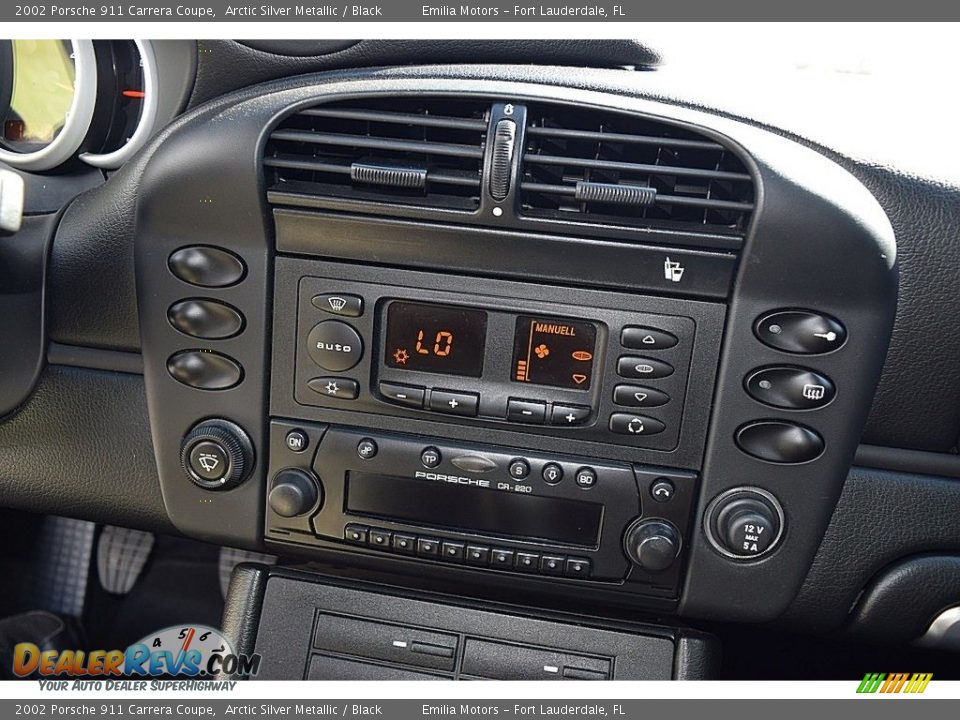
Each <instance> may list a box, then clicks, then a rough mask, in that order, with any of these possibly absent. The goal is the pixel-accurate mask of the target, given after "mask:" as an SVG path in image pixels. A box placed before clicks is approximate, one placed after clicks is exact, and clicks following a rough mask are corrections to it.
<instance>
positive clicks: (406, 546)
mask: <svg viewBox="0 0 960 720" xmlns="http://www.w3.org/2000/svg"><path fill="white" fill-rule="evenodd" d="M391 544H392V546H393V549H394V551H396V552H398V553H404V554H405V555H413V554H414V553H415V552H416V551H417V539H416V538H415V537H413V535H397V534H394V536H393V541H392V543H391Z"/></svg>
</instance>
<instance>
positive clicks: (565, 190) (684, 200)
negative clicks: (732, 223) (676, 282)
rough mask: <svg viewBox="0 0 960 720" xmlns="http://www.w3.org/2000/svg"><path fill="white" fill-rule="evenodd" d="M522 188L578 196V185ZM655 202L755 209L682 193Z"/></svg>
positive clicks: (540, 184) (524, 184)
mask: <svg viewBox="0 0 960 720" xmlns="http://www.w3.org/2000/svg"><path fill="white" fill-rule="evenodd" d="M520 189H521V190H525V191H527V192H538V193H550V194H553V195H563V196H569V197H576V195H577V186H576V185H547V184H544V183H528V182H524V183H520ZM655 202H658V203H663V204H664V205H683V206H686V207H698V208H709V209H713V210H736V211H739V212H750V211H751V210H753V204H752V203H739V202H731V201H729V200H712V199H710V198H703V199H701V198H695V197H682V196H680V195H660V194H658V195H657V196H656V200H655Z"/></svg>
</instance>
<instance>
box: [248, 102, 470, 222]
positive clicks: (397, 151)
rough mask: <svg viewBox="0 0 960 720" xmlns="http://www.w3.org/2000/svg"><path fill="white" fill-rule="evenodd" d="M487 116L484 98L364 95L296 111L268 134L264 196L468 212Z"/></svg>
mask: <svg viewBox="0 0 960 720" xmlns="http://www.w3.org/2000/svg"><path fill="white" fill-rule="evenodd" d="M488 117H489V102H486V101H480V100H476V101H474V100H463V99H459V98H419V97H401V98H397V97H391V98H367V99H355V100H350V101H344V102H337V103H330V104H326V105H321V106H318V107H314V108H307V109H304V110H301V111H299V112H297V113H295V114H293V115H290V116H288V117H287V118H285V119H284V120H283V121H281V122H280V124H279V125H278V127H277V128H276V129H275V130H274V131H273V132H271V133H270V136H269V140H268V142H267V147H266V149H265V151H264V158H263V167H264V170H265V172H266V183H267V190H268V197H269V196H270V193H272V194H273V196H274V197H277V196H281V195H284V194H289V193H296V194H300V195H307V196H313V197H316V198H330V199H337V200H352V201H356V202H361V203H364V204H369V203H372V202H373V203H385V204H387V205H388V206H389V205H391V204H392V205H398V204H403V205H415V206H417V207H422V208H424V209H430V208H435V209H441V210H448V211H449V210H453V211H457V212H463V211H468V212H469V211H475V210H476V209H478V208H479V206H480V190H481V177H482V172H483V154H484V147H485V144H486V133H487V123H488Z"/></svg>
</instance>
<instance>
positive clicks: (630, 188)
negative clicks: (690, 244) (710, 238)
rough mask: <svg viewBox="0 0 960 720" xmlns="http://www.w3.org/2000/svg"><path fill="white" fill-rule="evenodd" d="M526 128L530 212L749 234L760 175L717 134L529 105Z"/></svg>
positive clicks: (524, 202)
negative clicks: (756, 179) (755, 176)
mask: <svg viewBox="0 0 960 720" xmlns="http://www.w3.org/2000/svg"><path fill="white" fill-rule="evenodd" d="M527 123H528V124H527V128H526V137H525V141H524V150H523V155H522V156H521V168H522V176H521V178H520V199H521V208H520V212H521V215H523V216H526V217H531V218H537V219H548V220H556V221H560V222H571V221H575V222H577V223H594V224H598V225H604V226H611V225H615V226H619V227H624V226H626V227H642V228H656V227H666V228H675V229H681V230H688V231H699V232H702V231H704V230H707V231H709V232H712V233H713V232H721V233H730V234H735V235H742V234H744V233H745V232H746V229H747V225H748V223H749V221H750V217H751V216H752V213H753V211H754V209H755V207H754V185H753V177H752V175H751V174H750V172H749V171H748V170H747V167H746V165H745V164H744V163H743V161H742V160H740V158H739V157H737V155H736V154H735V153H734V152H732V151H731V150H729V149H728V148H726V147H725V146H724V145H723V144H722V143H720V142H718V141H717V140H715V139H713V138H709V137H706V136H704V135H702V134H701V133H699V132H697V131H695V130H692V129H689V128H686V127H681V126H679V125H673V124H672V123H669V122H665V121H661V120H657V119H652V118H645V117H641V116H638V115H630V114H626V113H618V112H613V111H603V110H597V109H591V108H582V107H575V106H567V105H548V104H542V105H541V104H536V105H531V106H529V107H528V108H527ZM578 188H580V192H578ZM590 188H592V189H593V191H592V192H586V191H585V189H590ZM644 189H646V191H645V192H644Z"/></svg>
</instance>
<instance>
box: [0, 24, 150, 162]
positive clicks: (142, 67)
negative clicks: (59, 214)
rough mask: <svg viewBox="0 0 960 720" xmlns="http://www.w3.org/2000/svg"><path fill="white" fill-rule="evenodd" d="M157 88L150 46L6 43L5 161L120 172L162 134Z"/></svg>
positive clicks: (0, 52)
mask: <svg viewBox="0 0 960 720" xmlns="http://www.w3.org/2000/svg"><path fill="white" fill-rule="evenodd" d="M157 88H158V80H157V63H156V58H155V56H154V52H153V48H152V46H151V45H150V43H149V42H148V41H142V40H104V41H100V40H94V41H91V40H3V41H0V113H2V128H0V161H2V162H5V163H7V164H9V165H11V166H13V167H16V168H19V169H21V170H27V171H40V172H42V171H45V170H54V169H56V168H59V167H60V166H62V165H65V164H66V163H68V162H70V161H71V160H73V159H74V158H79V160H80V161H82V162H84V163H86V164H88V165H92V166H94V167H97V168H102V169H105V170H111V169H115V168H118V167H120V166H121V165H123V163H124V162H126V161H127V160H129V159H130V158H131V157H132V156H133V155H134V154H135V153H136V152H137V151H138V150H139V149H140V148H141V147H143V145H144V143H145V142H146V141H147V139H149V137H150V136H151V135H152V134H153V132H154V130H155V129H156V121H157V109H158V90H157Z"/></svg>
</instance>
